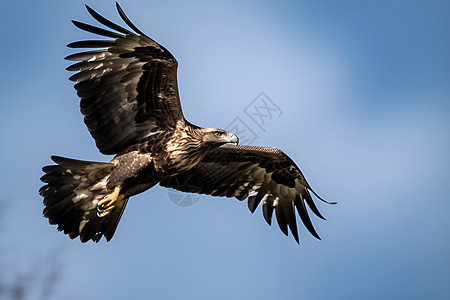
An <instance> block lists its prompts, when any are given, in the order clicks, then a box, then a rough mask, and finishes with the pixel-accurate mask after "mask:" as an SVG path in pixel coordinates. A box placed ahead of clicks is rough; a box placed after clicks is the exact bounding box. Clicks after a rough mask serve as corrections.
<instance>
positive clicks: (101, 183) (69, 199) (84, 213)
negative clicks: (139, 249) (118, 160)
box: [39, 156, 128, 243]
mask: <svg viewBox="0 0 450 300" xmlns="http://www.w3.org/2000/svg"><path fill="white" fill-rule="evenodd" d="M52 160H53V161H54V162H55V163H56V165H51V166H45V167H44V168H42V170H43V171H44V173H45V174H44V175H43V176H42V177H41V181H42V182H44V183H46V185H44V186H43V187H41V188H40V190H39V194H40V195H41V196H42V197H44V205H45V208H44V211H43V214H44V217H46V218H48V220H49V223H50V224H54V225H58V230H59V231H63V232H64V233H65V234H68V235H69V237H70V238H71V239H74V238H76V237H78V236H79V237H80V240H81V242H83V243H84V242H87V241H89V240H93V241H94V242H98V241H99V240H100V239H101V237H102V236H105V238H106V240H107V241H109V240H111V238H112V237H113V235H114V232H115V231H116V228H117V225H118V224H119V221H120V218H121V216H122V213H123V211H124V209H125V206H126V204H127V202H128V198H126V199H123V200H122V201H121V202H119V203H117V204H116V206H115V207H114V209H113V210H112V211H111V212H110V213H109V214H108V215H106V216H104V217H99V216H98V215H97V203H98V201H99V200H100V199H102V197H103V196H104V195H105V193H106V179H107V178H108V176H109V175H110V174H111V171H112V167H113V164H111V163H100V162H89V161H82V160H75V159H70V158H64V157H59V156H52ZM94 187H95V188H94Z"/></svg>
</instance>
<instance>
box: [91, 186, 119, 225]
mask: <svg viewBox="0 0 450 300" xmlns="http://www.w3.org/2000/svg"><path fill="white" fill-rule="evenodd" d="M123 198H124V195H120V187H118V186H116V187H115V188H114V191H113V192H112V193H111V194H108V195H106V196H105V197H104V198H103V199H102V200H100V201H99V202H98V204H97V210H98V212H97V216H99V217H100V218H103V217H104V216H106V215H107V214H109V213H110V212H111V210H112V209H113V208H114V207H115V203H116V202H118V201H120V200H122V199H123Z"/></svg>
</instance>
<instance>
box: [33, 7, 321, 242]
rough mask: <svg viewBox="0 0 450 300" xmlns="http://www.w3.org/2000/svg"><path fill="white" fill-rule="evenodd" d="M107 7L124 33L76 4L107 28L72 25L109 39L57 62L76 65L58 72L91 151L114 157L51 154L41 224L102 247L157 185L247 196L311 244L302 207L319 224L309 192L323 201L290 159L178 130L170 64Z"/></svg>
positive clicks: (227, 137) (188, 128) (223, 136)
mask: <svg viewBox="0 0 450 300" xmlns="http://www.w3.org/2000/svg"><path fill="white" fill-rule="evenodd" d="M116 6H117V10H118V13H119V15H120V17H121V18H122V19H123V21H124V22H125V23H126V24H127V25H128V26H129V28H130V29H125V28H123V27H122V26H119V25H117V24H115V23H113V22H111V21H109V20H107V19H106V18H104V17H103V16H101V15H100V14H98V13H97V12H95V11H94V10H93V9H92V8H90V7H89V6H87V5H86V8H87V10H88V12H89V14H90V15H91V16H92V17H93V18H94V19H95V20H97V21H98V22H99V23H101V24H103V25H104V26H106V27H108V29H104V28H100V27H96V26H92V25H89V24H85V23H81V22H78V21H72V22H73V24H74V25H75V26H76V27H78V28H79V29H82V30H84V31H87V32H90V33H94V34H97V35H99V36H102V37H106V38H110V39H103V40H83V41H77V42H73V43H70V44H68V45H67V46H68V47H70V48H91V50H89V51H86V52H79V53H75V54H72V55H69V56H67V57H66V59H67V60H69V61H76V62H77V63H74V64H72V65H71V66H69V67H68V68H67V70H69V71H76V73H75V74H74V75H72V76H71V77H70V80H71V81H75V82H76V84H75V89H76V91H77V94H78V96H79V97H80V98H81V102H80V108H81V113H82V114H83V116H84V123H85V124H86V126H87V128H88V129H89V132H90V134H91V135H92V137H93V138H94V140H95V143H96V145H97V147H98V149H99V150H100V152H101V153H103V154H115V155H116V156H115V157H114V158H113V159H112V160H111V161H110V162H108V163H102V162H89V161H81V160H75V159H70V158H64V157H59V156H52V160H53V161H54V162H55V163H56V165H50V166H45V167H43V172H44V173H45V174H44V175H43V176H42V177H41V181H42V182H44V183H45V184H46V185H44V186H43V187H42V188H41V189H40V190H39V193H40V195H41V196H42V197H43V198H44V205H45V208H44V211H43V214H44V216H45V217H46V218H48V220H49V222H50V224H57V225H58V230H60V231H64V233H65V234H68V235H69V237H70V238H72V239H74V238H76V237H78V236H79V237H80V240H81V242H83V243H84V242H87V241H89V240H93V241H94V242H98V241H99V240H100V239H101V237H102V236H105V238H106V240H107V241H109V240H111V238H112V237H113V235H114V232H115V231H116V228H117V225H118V223H119V221H120V218H121V216H122V214H123V212H124V209H125V206H126V205H127V202H128V199H129V198H130V197H131V196H134V195H136V194H139V193H142V192H144V191H146V190H148V189H150V188H151V187H153V186H155V185H156V184H158V183H159V185H161V186H163V187H167V188H173V189H177V190H180V191H183V192H189V193H199V194H207V195H212V196H224V197H235V198H237V199H239V200H244V199H247V198H248V207H249V209H250V211H251V212H252V213H253V212H254V211H255V210H256V208H257V207H258V205H259V204H260V203H261V202H262V212H263V215H264V218H265V220H266V221H267V223H268V224H269V225H270V224H271V220H272V214H273V211H274V210H275V216H276V219H277V222H278V225H279V227H280V229H281V231H282V232H283V233H284V234H285V235H288V227H289V228H290V231H291V233H292V235H293V237H294V239H295V240H296V241H297V243H299V237H298V233H297V225H296V214H295V210H297V212H298V214H299V216H300V219H301V221H302V222H303V224H304V225H305V227H306V228H307V229H308V230H309V232H310V233H311V234H312V235H313V236H314V237H316V238H318V239H320V237H319V235H318V234H317V232H316V231H315V229H314V227H313V225H312V223H311V220H310V218H309V216H308V210H307V208H306V207H307V206H308V207H309V209H310V210H311V211H312V212H313V213H314V214H315V215H316V216H318V217H319V218H322V219H324V217H323V216H322V215H321V214H320V212H319V211H318V209H317V207H316V205H315V203H314V201H313V199H312V197H311V193H313V194H314V195H315V196H317V197H318V198H319V199H321V200H322V201H325V200H323V199H322V198H320V197H319V196H318V195H317V194H316V193H315V192H314V191H313V190H312V189H311V187H310V185H309V184H308V182H307V181H306V179H305V177H304V176H303V174H302V173H301V171H300V169H299V168H298V167H297V166H296V165H295V163H294V162H293V161H292V159H290V158H289V157H288V156H287V155H286V154H285V153H283V151H281V150H279V149H277V148H272V147H260V146H243V145H238V137H237V136H236V135H234V134H232V133H230V132H227V131H225V130H222V129H217V128H202V127H199V126H196V125H193V124H191V123H190V122H188V121H187V120H186V119H185V118H184V116H183V113H182V110H181V105H180V98H179V93H178V87H177V65H178V63H177V60H176V59H175V57H173V55H172V54H171V53H170V52H169V51H168V50H167V49H166V48H164V47H163V46H162V45H160V44H158V43H156V42H155V41H154V40H152V39H151V38H149V37H148V36H146V35H145V34H144V33H142V32H141V31H140V30H139V29H138V28H137V27H136V26H135V25H133V23H131V21H130V20H129V19H128V17H127V16H126V15H125V13H124V12H123V10H122V9H121V7H120V6H119V5H118V4H117V3H116ZM92 48H94V50H92ZM325 202H326V201H325ZM327 203H328V202H327Z"/></svg>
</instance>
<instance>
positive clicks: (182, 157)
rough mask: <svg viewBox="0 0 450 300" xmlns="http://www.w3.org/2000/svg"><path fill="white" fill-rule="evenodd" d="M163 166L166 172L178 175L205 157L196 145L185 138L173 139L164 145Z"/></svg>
mask: <svg viewBox="0 0 450 300" xmlns="http://www.w3.org/2000/svg"><path fill="white" fill-rule="evenodd" d="M165 152H166V155H167V156H166V160H165V164H166V167H167V169H168V170H170V171H171V172H174V173H180V172H183V171H186V170H189V169H191V168H193V167H194V166H195V165H197V164H198V163H199V162H200V161H201V160H202V159H203V157H204V156H205V155H204V151H203V150H202V149H201V148H200V147H199V145H198V144H197V143H195V142H194V141H191V140H189V139H186V138H181V139H174V140H172V141H170V142H169V143H167V145H166V149H165Z"/></svg>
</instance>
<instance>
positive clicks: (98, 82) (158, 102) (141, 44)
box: [66, 4, 184, 154]
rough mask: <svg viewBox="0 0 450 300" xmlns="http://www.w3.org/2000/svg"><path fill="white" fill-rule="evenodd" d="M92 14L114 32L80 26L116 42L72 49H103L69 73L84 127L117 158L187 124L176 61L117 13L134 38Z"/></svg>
mask: <svg viewBox="0 0 450 300" xmlns="http://www.w3.org/2000/svg"><path fill="white" fill-rule="evenodd" d="M86 8H87V10H88V12H89V13H90V14H91V16H92V17H93V18H94V19H96V20H97V21H98V22H99V23H101V24H103V25H105V26H106V27H108V28H109V29H111V30H112V31H111V30H109V29H108V30H106V29H103V28H99V27H95V26H92V25H88V24H85V23H81V22H78V21H72V22H73V24H74V25H75V26H76V27H78V28H80V29H82V30H85V31H87V32H90V33H94V34H97V35H100V36H102V37H108V38H112V40H84V41H78V42H73V43H70V44H68V45H67V46H68V47H71V48H98V49H95V50H91V51H87V52H80V53H75V54H72V55H69V56H67V57H66V59H67V60H71V61H79V62H78V63H75V64H73V65H71V66H69V67H68V68H67V70H69V71H77V73H76V74H74V75H73V76H71V77H70V80H72V81H76V82H77V83H76V84H75V89H76V90H77V93H78V96H79V97H80V98H81V102H80V107H81V113H82V114H83V115H84V122H85V124H86V126H87V128H88V129H89V131H90V133H91V135H92V137H93V138H94V139H95V142H96V145H97V147H98V148H99V150H100V152H102V153H104V154H116V153H119V152H121V151H122V150H124V149H125V148H126V147H128V146H130V145H133V144H135V143H137V142H139V141H140V140H142V139H143V138H145V137H148V136H149V135H151V134H152V133H153V132H156V131H170V130H172V129H173V128H174V127H175V126H176V125H177V122H178V121H182V122H184V117H183V113H182V110H181V105H180V100H179V95H178V86H177V65H178V63H177V61H176V59H175V58H174V57H173V56H172V54H171V53H170V52H169V51H168V50H167V49H165V48H164V47H163V46H161V45H159V44H158V43H156V42H155V41H154V40H152V39H151V38H149V37H148V36H146V35H145V34H143V33H142V32H141V31H140V30H139V29H138V28H137V27H136V26H134V25H133V24H132V23H131V21H130V20H129V19H128V18H127V16H126V15H125V14H124V12H123V11H122V9H121V8H120V6H119V5H118V4H117V10H118V12H119V15H120V16H121V18H122V19H123V20H124V22H125V23H126V24H127V25H128V26H129V27H130V28H131V29H132V30H133V31H134V32H131V31H129V30H127V29H125V28H123V27H121V26H119V25H117V24H114V23H112V22H111V21H109V20H107V19H105V18H104V17H102V16H101V15H99V14H98V13H97V12H95V11H94V10H93V9H91V8H90V7H89V6H87V5H86Z"/></svg>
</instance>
